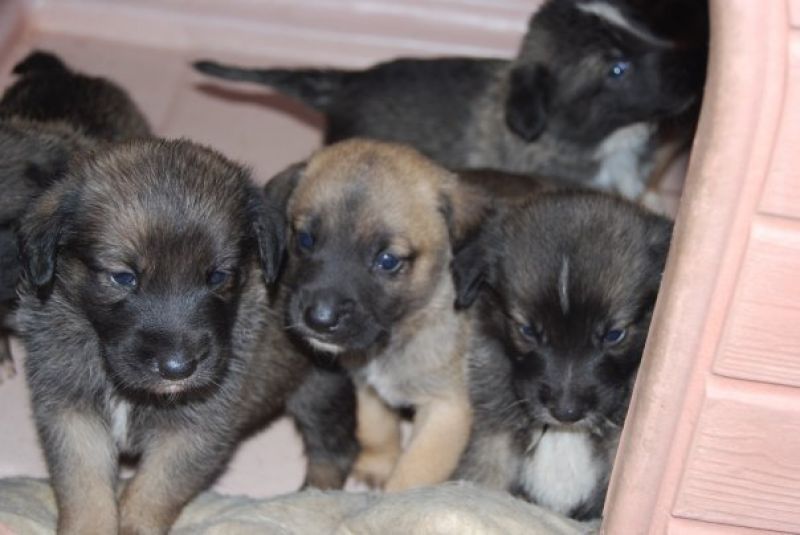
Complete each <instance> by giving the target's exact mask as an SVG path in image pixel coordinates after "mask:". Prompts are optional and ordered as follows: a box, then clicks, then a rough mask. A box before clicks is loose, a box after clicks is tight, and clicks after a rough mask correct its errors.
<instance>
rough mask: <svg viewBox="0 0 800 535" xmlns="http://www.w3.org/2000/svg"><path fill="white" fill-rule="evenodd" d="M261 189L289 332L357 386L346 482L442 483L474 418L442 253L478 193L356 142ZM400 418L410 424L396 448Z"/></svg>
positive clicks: (386, 148)
mask: <svg viewBox="0 0 800 535" xmlns="http://www.w3.org/2000/svg"><path fill="white" fill-rule="evenodd" d="M266 188H267V195H268V196H269V197H272V198H274V199H281V200H282V201H283V202H285V205H286V214H287V223H288V227H289V233H288V237H287V241H288V244H289V245H288V246H287V250H288V255H287V262H286V266H285V271H284V273H283V275H282V277H281V286H282V289H281V292H282V293H283V295H284V297H283V298H282V299H283V302H284V307H285V322H286V325H287V327H288V329H289V330H290V332H291V333H292V334H293V335H294V336H295V337H296V339H297V340H298V343H299V344H301V346H300V348H301V350H303V349H304V350H305V351H313V352H317V353H320V354H322V355H328V356H329V357H330V358H331V359H335V360H336V361H337V362H339V363H341V364H342V365H343V366H344V367H345V368H346V369H348V370H349V371H350V372H351V374H352V377H353V379H354V380H355V383H356V391H357V402H358V417H357V419H358V426H357V429H358V438H359V443H360V445H361V448H362V453H361V456H360V457H359V459H358V460H357V462H356V466H355V475H356V476H357V477H359V478H361V479H363V480H365V481H367V482H368V483H370V484H372V485H375V486H383V487H384V488H385V489H386V490H389V491H395V490H402V489H406V488H410V487H415V486H421V485H426V484H434V483H437V482H441V481H444V480H445V479H447V477H448V476H449V475H450V474H451V472H452V470H453V469H454V468H455V466H456V463H457V462H458V458H459V456H460V454H461V452H462V450H463V448H464V446H465V445H466V441H467V436H468V434H469V427H470V421H471V410H470V407H469V400H468V394H467V386H466V376H465V372H466V362H465V360H464V351H465V349H466V347H465V343H466V340H467V325H466V323H465V321H464V318H463V317H462V315H460V314H457V313H456V311H455V310H454V308H453V303H454V300H455V290H454V286H453V282H452V277H451V274H450V262H451V258H452V247H453V246H452V245H451V244H453V243H459V242H460V241H461V240H462V239H463V238H464V236H466V235H467V233H468V232H469V230H470V229H472V228H474V225H475V224H476V222H477V221H478V219H479V217H480V209H479V207H480V202H481V201H482V197H483V196H481V195H477V194H476V192H473V191H472V190H470V188H468V187H467V186H466V185H464V184H461V183H460V182H459V181H458V179H457V178H456V176H455V175H453V174H451V173H449V172H447V171H446V170H444V169H442V168H440V167H438V166H437V165H435V164H433V163H432V162H431V161H429V160H428V159H426V158H424V157H422V156H421V155H420V154H418V153H417V152H416V151H414V150H413V149H411V148H408V147H405V146H401V145H395V144H387V143H382V142H376V141H367V140H358V139H356V140H350V141H344V142H341V143H337V144H335V145H332V146H330V147H328V148H325V149H322V150H320V151H319V152H317V153H316V154H314V155H313V156H312V157H311V158H310V160H309V161H308V162H307V163H304V164H299V165H295V166H293V167H291V168H289V169H288V170H287V171H285V172H284V173H282V174H280V175H278V176H277V177H275V178H273V179H272V180H271V181H269V182H268V183H267V186H266ZM473 199H475V200H476V201H475V202H473ZM469 207H478V208H473V209H470V208H469ZM298 358H302V357H298ZM405 408H411V409H413V410H414V412H415V415H414V421H413V433H412V438H411V441H410V443H409V444H408V446H407V448H406V449H405V451H401V449H402V448H401V437H400V427H399V424H400V410H401V409H405Z"/></svg>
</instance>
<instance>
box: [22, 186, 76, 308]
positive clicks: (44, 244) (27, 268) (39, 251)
mask: <svg viewBox="0 0 800 535" xmlns="http://www.w3.org/2000/svg"><path fill="white" fill-rule="evenodd" d="M60 186H62V185H60V184H59V185H57V186H55V187H54V188H53V189H51V190H50V191H48V192H46V193H45V194H44V195H42V197H40V198H39V199H38V200H37V201H36V202H34V204H33V206H32V208H31V209H30V210H29V211H28V213H27V214H26V215H25V216H24V217H23V218H22V221H21V223H20V228H19V232H18V241H19V252H20V260H21V263H22V275H23V277H24V279H25V280H26V281H27V282H28V283H29V284H31V285H33V287H34V288H36V291H37V293H38V294H39V296H40V297H44V296H46V295H47V294H48V293H49V291H50V289H51V288H52V283H53V278H54V276H55V272H56V259H57V256H58V246H59V244H60V243H61V242H62V241H63V239H64V237H65V236H66V234H67V233H68V232H69V228H70V225H71V223H72V219H73V217H74V215H75V213H76V211H77V207H78V202H79V192H78V191H77V190H76V189H74V188H70V187H68V186H66V185H63V186H62V187H60Z"/></svg>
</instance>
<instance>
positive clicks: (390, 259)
mask: <svg viewBox="0 0 800 535" xmlns="http://www.w3.org/2000/svg"><path fill="white" fill-rule="evenodd" d="M402 265H403V261H402V260H401V259H399V258H397V257H396V256H395V255H393V254H391V253H381V254H379V255H378V258H376V259H375V267H376V268H378V269H380V270H381V271H385V272H387V273H394V272H396V271H397V270H398V269H400V266H402Z"/></svg>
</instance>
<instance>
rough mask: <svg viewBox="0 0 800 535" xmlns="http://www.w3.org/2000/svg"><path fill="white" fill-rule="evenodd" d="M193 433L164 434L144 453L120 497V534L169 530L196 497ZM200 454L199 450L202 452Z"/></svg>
mask: <svg viewBox="0 0 800 535" xmlns="http://www.w3.org/2000/svg"><path fill="white" fill-rule="evenodd" d="M192 441H193V437H192V433H189V432H182V433H175V434H171V435H166V434H163V435H160V436H159V437H158V438H157V440H156V443H154V444H153V446H152V447H151V448H150V449H149V450H148V451H146V452H145V453H144V456H143V458H142V461H141V464H140V467H139V470H138V471H137V472H136V475H135V476H134V477H133V479H132V480H131V481H130V482H129V483H128V485H127V486H126V488H125V490H124V492H123V493H122V498H121V499H120V504H119V510H120V534H121V535H138V534H142V535H144V534H157V533H166V532H167V531H168V530H169V526H171V525H172V523H173V522H174V521H175V519H176V518H177V517H178V514H179V513H180V511H181V509H182V508H183V506H184V504H185V503H186V502H188V501H189V499H190V498H192V497H193V495H194V493H193V492H191V491H188V492H187V490H189V489H193V488H194V485H186V482H187V481H186V480H191V479H192V476H193V474H192V473H191V472H190V470H191V461H192V460H193V455H192V454H193V453H194V452H193V450H195V448H192ZM198 453H199V452H198Z"/></svg>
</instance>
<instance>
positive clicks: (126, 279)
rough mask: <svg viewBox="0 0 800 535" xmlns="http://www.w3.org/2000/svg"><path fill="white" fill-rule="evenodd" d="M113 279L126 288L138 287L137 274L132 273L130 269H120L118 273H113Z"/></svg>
mask: <svg viewBox="0 0 800 535" xmlns="http://www.w3.org/2000/svg"><path fill="white" fill-rule="evenodd" d="M111 280H112V281H113V282H114V283H115V284H118V285H120V286H123V287H125V288H135V287H136V275H134V274H133V273H131V272H130V271H118V272H116V273H112V274H111Z"/></svg>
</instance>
